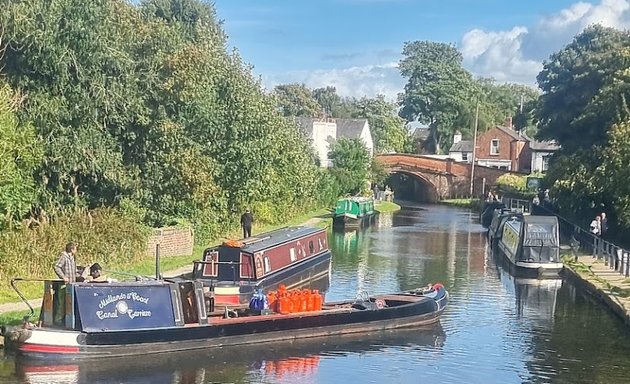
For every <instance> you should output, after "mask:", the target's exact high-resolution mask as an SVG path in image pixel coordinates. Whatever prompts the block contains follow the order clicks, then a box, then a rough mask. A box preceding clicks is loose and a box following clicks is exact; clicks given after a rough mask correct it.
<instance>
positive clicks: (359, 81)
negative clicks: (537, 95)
mask: <svg viewBox="0 0 630 384" xmlns="http://www.w3.org/2000/svg"><path fill="white" fill-rule="evenodd" d="M214 4H215V8H216V10H217V15H218V18H219V19H220V20H223V26H224V29H225V31H226V33H227V35H228V44H229V46H230V48H235V49H237V50H238V52H239V53H240V55H241V57H242V58H243V60H244V61H245V62H246V63H248V64H250V65H251V66H252V67H253V73H254V74H255V75H256V76H259V77H260V78H261V79H262V83H263V86H264V87H265V88H267V89H272V88H273V87H274V86H275V85H277V84H287V83H303V84H306V86H308V87H309V88H311V89H314V88H319V87H325V86H329V85H332V86H335V87H336V89H337V93H338V94H339V95H341V96H351V97H363V96H367V97H374V96H376V95H377V94H383V95H385V96H386V97H387V98H388V99H390V100H394V99H395V98H396V95H397V93H399V92H402V90H403V87H404V84H405V79H403V78H402V77H401V76H400V73H399V71H398V68H397V65H398V62H399V61H400V59H401V51H402V48H403V44H404V43H405V42H407V41H416V40H430V41H437V42H445V43H453V44H455V45H456V46H457V48H458V49H459V50H460V51H461V52H462V54H463V56H464V67H465V68H466V69H468V70H469V71H471V72H472V73H473V74H474V75H476V76H484V77H492V78H494V79H495V80H497V82H516V83H522V84H528V85H532V86H535V85H536V75H537V74H538V73H539V72H540V70H541V68H542V63H543V61H544V60H546V59H547V58H548V57H549V55H550V54H552V53H553V52H556V51H558V50H560V49H562V47H564V46H565V45H566V44H568V43H569V42H571V40H572V38H573V37H574V36H575V35H576V34H577V33H579V32H580V31H582V30H583V29H584V28H585V27H586V26H588V25H591V24H595V23H598V24H603V25H605V26H610V27H615V28H629V27H630V0H590V1H579V2H578V1H575V0H310V1H308V0H214Z"/></svg>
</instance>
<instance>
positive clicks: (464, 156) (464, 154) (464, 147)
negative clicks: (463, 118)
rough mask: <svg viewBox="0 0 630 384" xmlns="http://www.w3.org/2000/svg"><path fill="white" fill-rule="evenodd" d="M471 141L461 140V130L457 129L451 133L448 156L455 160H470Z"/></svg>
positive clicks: (466, 161) (468, 161) (467, 161)
mask: <svg viewBox="0 0 630 384" xmlns="http://www.w3.org/2000/svg"><path fill="white" fill-rule="evenodd" d="M472 152H473V143H472V141H471V140H462V134H461V132H459V131H457V132H455V134H454V135H453V145H451V148H450V149H449V151H448V157H450V158H452V159H454V160H455V161H461V162H465V163H470V162H472Z"/></svg>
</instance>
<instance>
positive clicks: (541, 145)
mask: <svg viewBox="0 0 630 384" xmlns="http://www.w3.org/2000/svg"><path fill="white" fill-rule="evenodd" d="M529 148H530V149H531V151H532V164H531V168H530V169H531V171H532V173H534V172H540V173H545V172H547V170H549V158H551V156H553V154H554V153H555V152H556V151H558V150H559V149H560V146H559V145H558V144H557V143H556V142H555V141H553V140H550V141H531V142H530V143H529Z"/></svg>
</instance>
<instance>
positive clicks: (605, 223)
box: [599, 212, 608, 237]
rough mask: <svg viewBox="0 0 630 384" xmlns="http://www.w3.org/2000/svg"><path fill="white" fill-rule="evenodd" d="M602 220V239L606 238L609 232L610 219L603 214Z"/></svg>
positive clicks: (600, 223)
mask: <svg viewBox="0 0 630 384" xmlns="http://www.w3.org/2000/svg"><path fill="white" fill-rule="evenodd" d="M600 217H601V220H600V221H599V226H600V233H601V235H600V236H601V237H605V236H606V233H607V232H608V217H606V212H602V213H601V215H600Z"/></svg>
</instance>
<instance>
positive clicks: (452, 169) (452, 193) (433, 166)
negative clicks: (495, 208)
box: [376, 153, 524, 202]
mask: <svg viewBox="0 0 630 384" xmlns="http://www.w3.org/2000/svg"><path fill="white" fill-rule="evenodd" d="M376 159H377V161H379V162H380V163H381V164H382V165H383V166H384V167H385V169H386V170H387V172H388V173H389V174H390V175H397V174H400V175H405V177H407V178H411V179H412V180H414V181H415V182H417V183H425V184H420V185H419V186H420V187H421V188H425V189H428V191H429V192H428V193H427V196H430V197H429V198H427V199H426V200H424V201H426V202H435V201H438V200H441V199H448V198H452V197H464V196H466V197H468V196H471V193H470V192H471V191H470V189H471V180H470V179H471V176H474V179H473V183H472V185H473V187H474V188H473V191H472V196H477V197H482V196H483V195H484V194H485V192H486V190H487V188H488V187H492V186H494V185H496V180H497V178H499V177H500V176H501V175H504V174H506V173H510V174H515V175H524V174H523V173H520V172H511V171H507V170H503V169H496V168H489V167H484V166H479V165H477V166H475V167H474V175H473V169H472V165H471V164H470V163H464V162H457V161H455V160H454V159H450V158H438V157H436V156H426V155H412V154H402V153H394V154H382V155H378V156H377V157H376ZM433 191H435V194H433ZM394 192H397V191H394ZM425 192H426V190H425ZM398 197H400V196H398Z"/></svg>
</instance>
